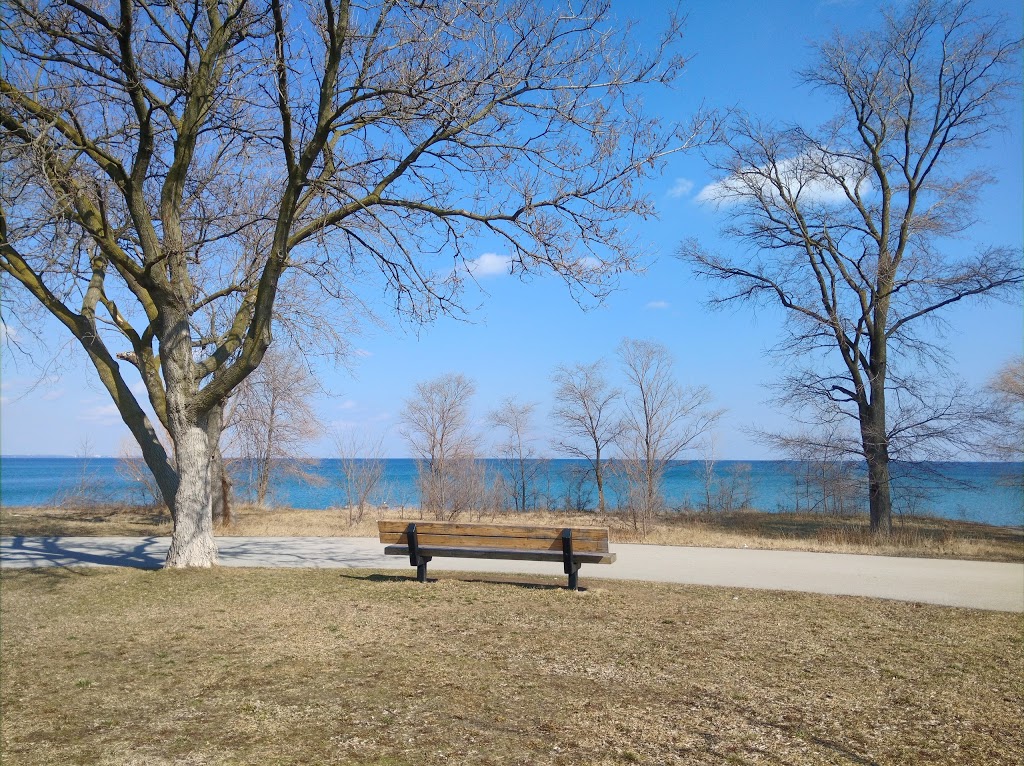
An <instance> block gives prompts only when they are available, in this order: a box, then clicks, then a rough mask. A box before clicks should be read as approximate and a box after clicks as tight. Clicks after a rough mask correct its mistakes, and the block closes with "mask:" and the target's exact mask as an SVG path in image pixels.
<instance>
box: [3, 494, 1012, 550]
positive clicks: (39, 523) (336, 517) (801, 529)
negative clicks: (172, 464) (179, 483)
mask: <svg viewBox="0 0 1024 766" xmlns="http://www.w3.org/2000/svg"><path fill="white" fill-rule="evenodd" d="M378 515H379V517H380V518H393V519H394V518H418V517H419V512H418V511H415V510H408V509H406V510H387V511H380V512H376V513H374V512H368V513H367V514H365V517H364V519H363V520H362V521H361V522H357V523H354V524H350V523H349V513H348V511H347V510H323V511H309V510H295V509H290V508H274V509H269V510H268V509H261V508H253V507H241V508H239V509H237V511H236V516H237V519H236V522H235V524H234V525H232V526H231V527H227V528H223V529H221V530H219V532H218V533H219V534H221V535H225V536H228V535H230V536H255V537H376V535H377V518H378ZM471 518H472V520H474V521H475V520H489V521H498V522H502V521H506V522H511V521H515V522H524V523H530V524H549V525H555V526H557V525H565V524H576V525H597V526H607V527H609V528H610V530H611V539H612V541H613V542H619V543H635V542H645V543H650V544H656V545H693V546H700V547H710V548H743V547H748V548H762V549H777V550H804V551H824V552H831V553H867V554H879V555H889V556H925V557H941V558H959V559H974V560H982V561H1013V562H1021V561H1024V532H1022V530H1020V529H1019V528H1017V529H1014V528H1007V527H993V526H988V525H985V524H974V523H971V522H964V521H951V520H947V519H934V518H908V519H897V521H896V526H895V530H894V534H893V535H892V537H891V538H890V539H888V540H884V541H879V540H876V539H874V538H873V537H872V536H871V534H870V532H869V530H868V526H867V521H866V519H864V518H862V517H835V516H824V515H816V514H795V513H755V512H743V513H731V514H682V513H673V514H665V515H664V516H662V517H660V518H659V519H657V520H656V522H655V524H654V526H653V527H652V528H651V529H650V530H649V532H648V534H647V535H646V536H641V535H640V534H638V533H637V531H636V530H635V529H634V528H633V525H632V524H631V523H630V521H629V519H628V518H626V517H625V516H623V515H619V514H584V515H566V514H554V513H540V512H533V513H526V514H508V513H501V514H483V515H479V516H477V515H474V516H472V517H471ZM0 532H2V533H3V534H5V535H44V536H50V535H168V534H170V532H171V524H170V518H169V517H168V516H167V515H166V514H163V515H161V514H159V513H158V512H154V511H150V510H144V509H133V508H122V507H109V508H93V509H87V510H60V509H52V508H14V509H0Z"/></svg>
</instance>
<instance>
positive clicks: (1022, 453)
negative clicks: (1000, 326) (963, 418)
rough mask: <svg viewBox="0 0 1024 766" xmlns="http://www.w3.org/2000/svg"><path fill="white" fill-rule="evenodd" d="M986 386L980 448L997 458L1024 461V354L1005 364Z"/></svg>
mask: <svg viewBox="0 0 1024 766" xmlns="http://www.w3.org/2000/svg"><path fill="white" fill-rule="evenodd" d="M986 389H987V393H988V396H989V408H988V409H989V413H990V414H989V416H988V418H987V421H988V426H989V428H988V429H987V430H988V433H987V434H986V438H985V441H984V443H983V445H982V452H983V453H984V454H986V455H988V456H990V457H993V458H995V459H996V460H1012V461H1017V462H1020V461H1024V357H1017V358H1016V359H1011V360H1010V361H1008V362H1007V363H1006V364H1004V365H1003V366H1002V367H1001V368H1000V369H999V371H998V372H997V373H996V374H995V375H994V376H993V378H992V380H990V381H989V382H988V385H987V386H986Z"/></svg>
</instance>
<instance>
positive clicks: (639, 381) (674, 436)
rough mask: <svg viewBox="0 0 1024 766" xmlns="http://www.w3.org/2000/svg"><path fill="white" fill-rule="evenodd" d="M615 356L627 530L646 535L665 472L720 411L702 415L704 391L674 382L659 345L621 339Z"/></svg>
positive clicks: (665, 351)
mask: <svg viewBox="0 0 1024 766" xmlns="http://www.w3.org/2000/svg"><path fill="white" fill-rule="evenodd" d="M618 354H619V360H620V362H621V364H622V370H623V373H624V374H625V377H626V389H625V395H624V408H623V418H622V425H621V428H620V431H619V438H618V440H617V444H618V447H619V451H620V453H621V455H622V460H621V462H622V468H623V471H624V473H625V477H626V481H627V496H628V500H627V503H628V507H629V510H630V514H631V516H632V518H633V524H634V527H635V528H636V529H638V530H639V531H641V532H642V533H643V534H646V532H647V529H648V527H649V525H650V523H651V521H652V520H653V518H654V515H655V514H656V513H658V512H659V511H661V510H663V508H664V505H665V504H664V500H663V498H662V494H661V487H662V480H663V478H664V476H665V469H666V468H667V467H668V465H669V463H671V462H672V461H674V460H676V459H678V458H679V456H680V455H681V454H682V453H683V451H684V450H686V449H687V448H688V447H690V446H691V445H693V444H694V442H695V441H696V440H697V439H699V438H700V437H701V436H702V435H703V434H705V433H706V432H707V431H708V430H709V429H710V428H711V427H712V426H713V425H714V423H715V421H716V420H717V419H718V418H719V416H720V415H721V411H713V410H709V409H707V405H708V403H709V402H710V401H711V393H710V392H709V391H708V390H707V389H706V388H687V387H684V386H682V385H681V384H680V383H679V382H678V381H677V380H676V378H675V376H674V374H673V372H672V356H671V354H670V353H669V351H668V349H667V348H665V347H664V346H662V345H661V344H660V343H653V342H651V341H646V340H635V339H631V338H626V339H625V340H623V341H622V342H621V343H620V344H619V348H618Z"/></svg>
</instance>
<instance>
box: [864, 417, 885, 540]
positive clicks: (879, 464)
mask: <svg viewBox="0 0 1024 766" xmlns="http://www.w3.org/2000/svg"><path fill="white" fill-rule="evenodd" d="M883 401H884V400H883ZM880 410H881V411H880ZM884 412H885V410H884V405H883V407H879V404H878V403H877V402H875V403H873V404H872V405H870V406H869V407H868V417H867V418H866V419H863V418H862V422H861V439H862V441H863V448H864V459H865V460H866V461H867V464H868V508H869V511H870V514H871V532H872V533H873V534H876V535H882V536H887V535H888V534H889V533H890V532H892V485H891V483H890V477H889V437H888V435H887V434H886V429H885V420H884V417H885V416H884Z"/></svg>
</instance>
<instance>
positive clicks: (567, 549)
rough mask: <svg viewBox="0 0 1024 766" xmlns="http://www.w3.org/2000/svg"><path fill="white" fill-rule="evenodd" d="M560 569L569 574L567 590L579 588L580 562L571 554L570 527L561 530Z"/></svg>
mask: <svg viewBox="0 0 1024 766" xmlns="http://www.w3.org/2000/svg"><path fill="white" fill-rule="evenodd" d="M562 571H563V572H565V573H566V574H567V575H569V590H579V572H580V562H578V561H576V560H575V559H574V558H573V555H572V529H563V530H562Z"/></svg>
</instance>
